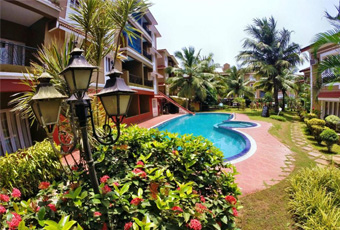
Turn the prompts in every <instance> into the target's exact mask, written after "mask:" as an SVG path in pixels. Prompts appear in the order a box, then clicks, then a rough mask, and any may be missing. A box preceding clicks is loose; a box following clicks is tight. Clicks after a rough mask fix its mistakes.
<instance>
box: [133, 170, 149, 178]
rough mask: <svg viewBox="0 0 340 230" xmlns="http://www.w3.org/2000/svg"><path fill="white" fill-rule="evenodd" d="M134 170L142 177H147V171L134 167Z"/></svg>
mask: <svg viewBox="0 0 340 230" xmlns="http://www.w3.org/2000/svg"><path fill="white" fill-rule="evenodd" d="M132 172H133V173H134V174H136V175H138V176H139V177H140V178H145V177H146V176H147V175H146V172H144V171H143V170H142V169H138V168H137V169H134V170H132Z"/></svg>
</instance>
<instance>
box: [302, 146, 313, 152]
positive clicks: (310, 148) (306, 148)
mask: <svg viewBox="0 0 340 230" xmlns="http://www.w3.org/2000/svg"><path fill="white" fill-rule="evenodd" d="M302 149H303V150H306V151H312V150H313V148H312V147H309V146H305V147H302Z"/></svg>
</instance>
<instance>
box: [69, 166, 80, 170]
mask: <svg viewBox="0 0 340 230" xmlns="http://www.w3.org/2000/svg"><path fill="white" fill-rule="evenodd" d="M71 169H72V171H78V169H79V168H78V167H77V166H76V165H73V166H72V167H71Z"/></svg>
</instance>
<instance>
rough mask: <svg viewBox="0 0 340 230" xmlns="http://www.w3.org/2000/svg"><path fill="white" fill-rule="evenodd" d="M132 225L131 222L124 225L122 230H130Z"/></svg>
mask: <svg viewBox="0 0 340 230" xmlns="http://www.w3.org/2000/svg"><path fill="white" fill-rule="evenodd" d="M132 225H133V223H132V222H129V223H126V224H125V225H124V230H129V229H131V228H132Z"/></svg>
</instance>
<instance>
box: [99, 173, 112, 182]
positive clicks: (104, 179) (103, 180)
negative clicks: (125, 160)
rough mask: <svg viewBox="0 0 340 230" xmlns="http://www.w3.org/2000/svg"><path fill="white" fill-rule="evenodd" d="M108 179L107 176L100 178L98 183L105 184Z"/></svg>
mask: <svg viewBox="0 0 340 230" xmlns="http://www.w3.org/2000/svg"><path fill="white" fill-rule="evenodd" d="M108 179H110V177H109V176H108V175H105V176H102V177H101V178H100V183H102V184H105V183H106V181H107V180H108Z"/></svg>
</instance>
